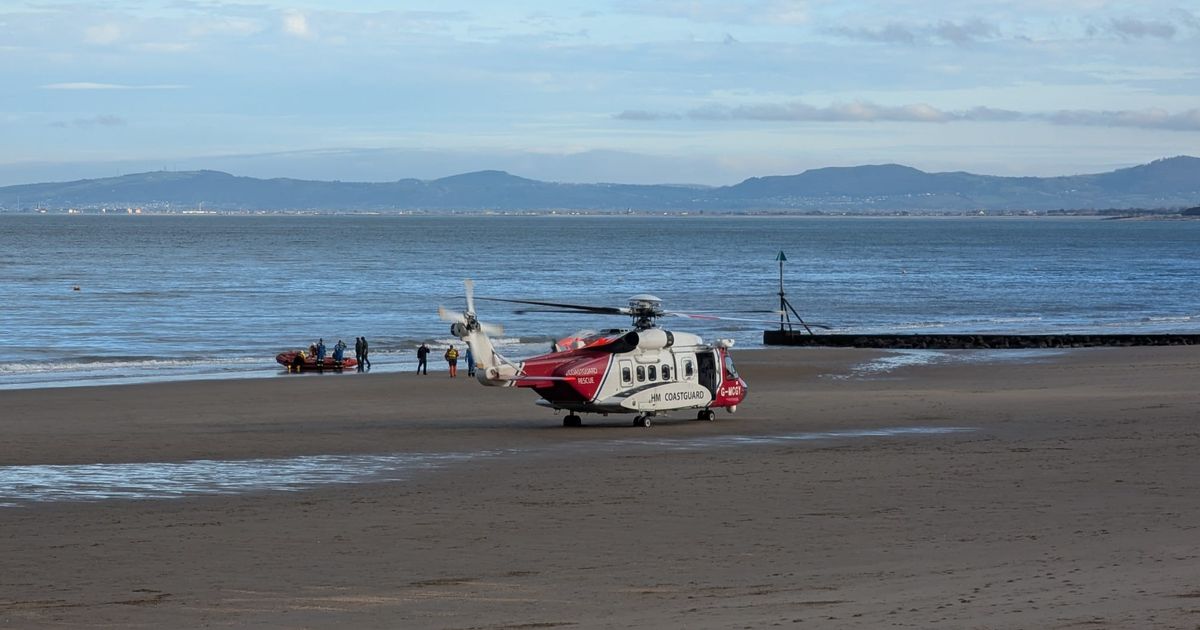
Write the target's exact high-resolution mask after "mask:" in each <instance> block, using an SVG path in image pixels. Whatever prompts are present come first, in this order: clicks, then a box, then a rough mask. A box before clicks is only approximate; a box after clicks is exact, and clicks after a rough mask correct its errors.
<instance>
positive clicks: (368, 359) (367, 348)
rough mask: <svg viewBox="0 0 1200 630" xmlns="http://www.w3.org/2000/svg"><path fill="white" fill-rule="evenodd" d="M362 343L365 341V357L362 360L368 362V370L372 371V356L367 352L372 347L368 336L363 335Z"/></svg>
mask: <svg viewBox="0 0 1200 630" xmlns="http://www.w3.org/2000/svg"><path fill="white" fill-rule="evenodd" d="M362 343H363V358H362V362H363V363H365V364H367V371H368V372H370V371H371V358H370V357H369V356H367V354H368V353H369V352H370V351H371V347H370V346H368V345H367V338H366V337H363V338H362Z"/></svg>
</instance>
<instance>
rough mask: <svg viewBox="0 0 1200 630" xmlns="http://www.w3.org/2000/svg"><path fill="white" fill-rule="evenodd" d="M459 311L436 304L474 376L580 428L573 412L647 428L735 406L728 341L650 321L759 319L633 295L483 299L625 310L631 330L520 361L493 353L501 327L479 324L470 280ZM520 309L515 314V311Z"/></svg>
mask: <svg viewBox="0 0 1200 630" xmlns="http://www.w3.org/2000/svg"><path fill="white" fill-rule="evenodd" d="M464 284H465V286H466V311H464V312H457V311H452V310H449V309H446V308H444V307H441V306H439V307H438V316H439V317H440V318H441V319H442V320H444V321H448V322H451V325H450V333H451V334H452V335H454V336H455V337H457V338H459V339H461V340H463V341H465V342H466V343H467V345H468V346H469V347H470V349H471V353H472V355H473V357H474V360H475V368H476V370H475V378H476V380H478V381H479V382H480V383H482V384H484V385H488V386H495V387H525V388H529V389H532V390H533V391H534V392H535V393H536V394H538V395H539V396H540V398H539V399H538V400H537V401H536V402H535V404H537V405H540V406H542V407H549V408H550V409H553V410H555V411H566V412H567V415H566V416H564V417H563V426H566V427H578V426H582V424H583V421H582V418H581V417H580V415H579V414H581V413H596V414H601V415H603V416H607V415H609V414H627V413H632V414H634V418H633V425H634V426H638V427H649V426H650V425H651V423H652V418H654V417H655V416H657V415H659V414H665V413H668V412H677V411H685V410H696V419H697V420H706V421H710V422H711V421H713V420H716V409H720V408H724V409H725V410H726V411H727V412H729V413H734V412H735V411H737V408H738V405H739V404H741V403H742V402H743V401H744V400H745V399H746V396H747V393H748V391H749V387H748V386H747V385H746V381H744V380H743V379H742V378H741V377H740V376H739V375H738V373H737V369H736V368H735V367H734V364H733V357H732V356H731V355H730V352H729V349H730V348H731V347H733V340H732V339H718V340H717V341H715V342H714V343H711V344H709V343H705V342H704V340H703V339H701V338H700V337H699V336H698V335H695V334H692V333H687V332H672V331H668V330H665V329H662V328H659V327H658V326H657V320H658V319H659V318H661V317H666V316H673V317H688V318H693V319H709V320H711V319H729V320H736V321H761V320H750V319H741V318H735V317H718V316H714V315H701V314H687V313H677V312H672V311H666V310H663V308H662V300H660V299H659V298H657V297H655V296H653V295H649V294H640V295H635V296H633V297H631V298H629V303H628V306H624V307H610V306H584V305H579V304H562V303H557V302H541V301H534V300H512V299H504V298H485V297H480V298H479V299H480V300H490V301H496V302H511V303H516V304H527V305H533V306H539V307H544V308H549V309H555V310H557V311H560V312H575V313H592V314H604V315H626V316H628V317H630V318H631V323H632V329H610V330H605V331H600V332H595V333H582V334H577V335H574V336H571V337H566V338H563V339H561V340H559V341H557V342H555V343H554V344H553V346H552V348H551V351H550V352H548V353H546V354H541V355H537V356H533V357H529V358H527V359H523V360H520V361H510V360H508V359H506V358H504V357H503V356H502V355H500V353H499V352H497V351H496V348H495V347H494V346H493V345H492V341H491V338H490V337H489V335H499V334H500V333H502V332H503V330H504V328H503V326H499V325H496V324H489V323H484V322H481V321H479V319H478V317H477V316H476V311H475V296H474V290H475V289H474V283H473V282H472V281H471V280H466V281H465V283H464ZM518 312H520V311H518Z"/></svg>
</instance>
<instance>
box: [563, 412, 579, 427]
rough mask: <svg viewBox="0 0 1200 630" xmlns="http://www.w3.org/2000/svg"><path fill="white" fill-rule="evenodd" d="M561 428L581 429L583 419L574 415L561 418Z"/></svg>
mask: <svg viewBox="0 0 1200 630" xmlns="http://www.w3.org/2000/svg"><path fill="white" fill-rule="evenodd" d="M563 426H564V427H581V426H583V419H582V418H580V417H579V416H577V415H575V414H571V415H569V416H565V417H564V418H563Z"/></svg>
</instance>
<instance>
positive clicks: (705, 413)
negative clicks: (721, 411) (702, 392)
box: [696, 409, 717, 422]
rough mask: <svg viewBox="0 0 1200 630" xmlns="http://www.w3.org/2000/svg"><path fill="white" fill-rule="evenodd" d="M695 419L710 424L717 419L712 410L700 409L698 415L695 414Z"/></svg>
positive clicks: (715, 413)
mask: <svg viewBox="0 0 1200 630" xmlns="http://www.w3.org/2000/svg"><path fill="white" fill-rule="evenodd" d="M696 419H697V420H707V421H708V422H712V421H714V420H716V419H717V412H715V411H713V410H712V409H701V410H700V413H698V414H696Z"/></svg>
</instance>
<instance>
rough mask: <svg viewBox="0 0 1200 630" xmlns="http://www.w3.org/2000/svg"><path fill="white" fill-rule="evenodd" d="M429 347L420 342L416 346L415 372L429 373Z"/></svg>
mask: <svg viewBox="0 0 1200 630" xmlns="http://www.w3.org/2000/svg"><path fill="white" fill-rule="evenodd" d="M428 360H429V347H428V346H426V345H425V344H421V347H420V348H417V374H429V364H428Z"/></svg>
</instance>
